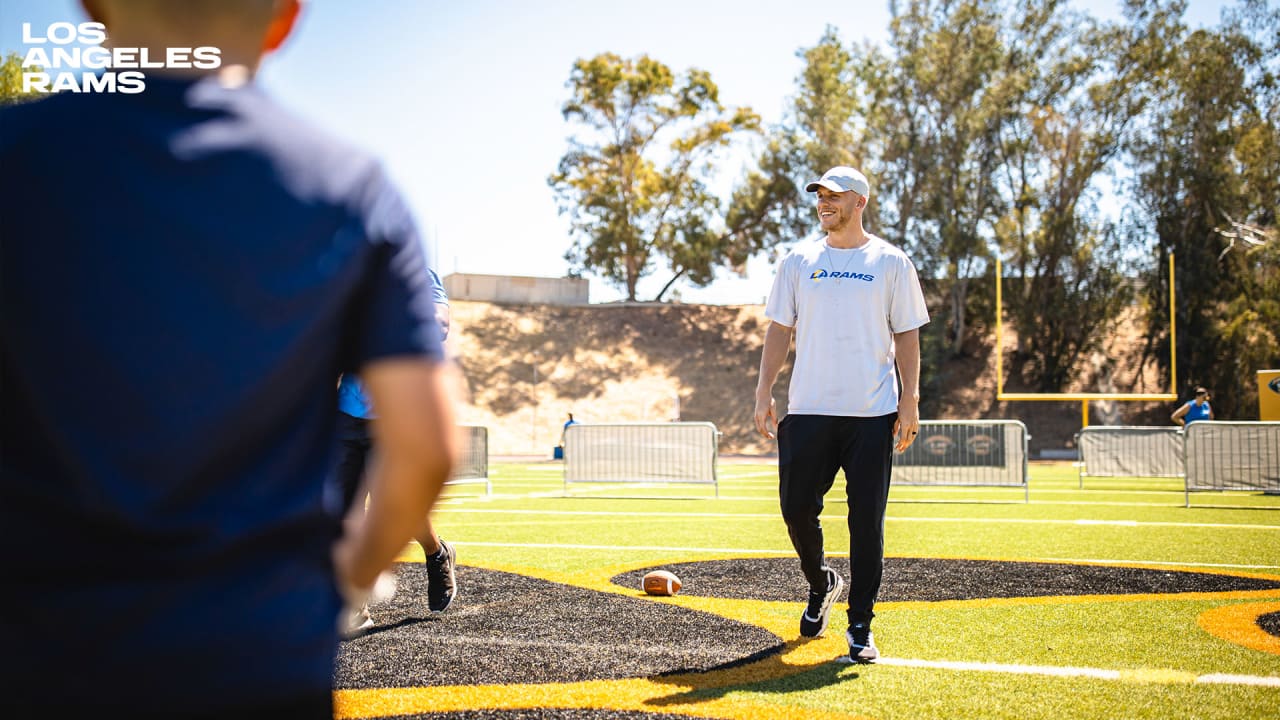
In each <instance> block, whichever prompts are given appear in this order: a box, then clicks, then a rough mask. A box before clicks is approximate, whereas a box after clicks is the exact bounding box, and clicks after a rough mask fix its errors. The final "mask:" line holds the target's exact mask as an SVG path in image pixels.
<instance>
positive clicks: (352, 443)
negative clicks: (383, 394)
mask: <svg viewBox="0 0 1280 720" xmlns="http://www.w3.org/2000/svg"><path fill="white" fill-rule="evenodd" d="M372 451H373V437H372V436H371V435H370V431H369V421H368V420H365V419H364V418H358V417H356V416H354V415H348V414H346V413H344V412H342V411H338V481H339V482H341V484H342V512H343V514H344V515H345V514H346V512H347V510H350V509H351V505H352V503H354V502H355V499H356V489H357V488H359V487H360V480H361V479H362V478H363V477H364V468H365V465H367V464H368V462H369V453H370V452H372Z"/></svg>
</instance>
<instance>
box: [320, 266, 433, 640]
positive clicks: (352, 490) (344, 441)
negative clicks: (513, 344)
mask: <svg viewBox="0 0 1280 720" xmlns="http://www.w3.org/2000/svg"><path fill="white" fill-rule="evenodd" d="M427 274H428V275H429V276H430V277H431V294H432V299H433V300H434V301H435V316H436V322H438V323H439V324H440V329H441V339H442V340H444V339H447V338H448V336H449V295H448V294H447V293H445V290H444V284H443V283H442V282H440V276H439V275H437V274H436V272H435V271H434V270H431V269H428V270H427ZM373 418H374V413H373V404H372V403H371V402H370V401H369V396H368V395H367V394H366V393H365V391H364V388H363V387H362V385H361V383H360V380H359V379H358V378H356V377H355V376H352V375H343V376H342V377H341V378H339V381H338V427H339V431H338V432H339V445H338V464H337V472H338V481H339V482H340V483H341V485H342V507H343V509H344V510H345V511H349V510H350V509H351V508H352V507H353V506H356V505H358V506H359V507H360V508H362V509H363V508H364V504H365V498H366V496H367V494H366V493H365V492H362V491H361V490H362V488H363V483H362V480H363V478H364V473H365V470H366V469H367V467H368V464H369V456H370V453H371V452H372V451H373V449H374V443H373V437H372V434H371V433H370V429H369V426H370V424H371V423H372V421H373ZM414 539H415V540H417V541H418V544H419V545H421V546H422V551H423V554H424V555H425V557H426V566H427V609H428V610H430V611H431V612H435V613H441V612H444V611H445V610H447V609H448V608H449V604H450V603H452V602H453V598H454V597H455V595H456V594H457V574H456V572H455V570H454V565H455V561H456V559H457V553H456V551H455V550H454V548H453V546H452V545H450V544H449V543H446V542H445V541H444V540H441V539H440V536H439V535H437V534H436V532H435V528H434V527H433V525H432V522H431V517H430V516H427V517H426V519H425V520H424V521H423V524H422V527H421V528H420V529H419V530H418V532H417V533H416V534H415V535H414ZM373 624H374V623H373V617H372V616H371V615H370V614H369V605H368V603H365V604H364V605H361V606H360V607H359V608H354V609H352V611H351V613H350V615H349V616H348V617H347V618H346V625H345V628H344V634H346V635H348V636H350V635H353V634H355V633H358V632H360V631H362V630H366V629H368V628H370V627H373Z"/></svg>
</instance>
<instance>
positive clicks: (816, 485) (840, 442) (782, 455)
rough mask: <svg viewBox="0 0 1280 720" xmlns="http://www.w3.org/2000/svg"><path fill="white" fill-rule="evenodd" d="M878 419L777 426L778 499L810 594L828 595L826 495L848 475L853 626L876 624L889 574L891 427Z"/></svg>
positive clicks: (890, 418)
mask: <svg viewBox="0 0 1280 720" xmlns="http://www.w3.org/2000/svg"><path fill="white" fill-rule="evenodd" d="M897 417H898V415H897V413H891V414H889V415H883V416H880V417H869V418H862V417H836V416H831V415H787V416H786V417H785V418H783V419H782V422H781V423H779V425H778V481H779V483H778V494H779V498H780V500H781V505H782V519H783V520H784V521H786V523H787V533H788V534H789V535H790V536H791V545H792V546H793V547H795V549H796V553H797V554H799V556H800V570H801V572H803V573H804V576H805V579H807V580H808V581H809V588H810V589H812V590H823V589H826V582H827V580H826V573H825V572H824V571H823V568H824V567H825V564H826V562H825V558H824V555H823V549H822V524H821V522H820V521H819V520H818V516H819V515H820V514H821V513H822V505H823V496H825V495H826V494H827V491H828V490H830V489H831V485H832V484H833V483H834V482H835V478H836V472H837V471H839V470H840V469H843V470H844V476H845V495H846V497H847V498H848V500H849V564H850V566H851V575H852V577H851V578H850V581H849V623H850V624H853V623H857V622H867V623H869V622H871V618H872V617H874V616H875V613H874V612H872V608H873V607H874V606H875V603H876V595H877V594H878V593H879V592H880V579H881V575H882V573H883V569H884V511H885V505H886V503H887V502H888V500H889V472H890V469H891V468H892V466H893V423H894V421H895V420H897Z"/></svg>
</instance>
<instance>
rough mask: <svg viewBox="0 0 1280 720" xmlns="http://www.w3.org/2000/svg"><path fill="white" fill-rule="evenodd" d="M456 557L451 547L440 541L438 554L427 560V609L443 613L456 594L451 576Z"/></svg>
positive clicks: (452, 575)
mask: <svg viewBox="0 0 1280 720" xmlns="http://www.w3.org/2000/svg"><path fill="white" fill-rule="evenodd" d="M456 557H457V553H455V552H454V550H453V546H452V545H450V544H449V543H447V542H445V541H444V540H441V541H440V552H438V553H436V554H435V555H432V556H430V557H428V558H427V609H428V610H430V611H431V612H437V613H439V612H444V611H445V610H447V609H448V608H449V603H451V602H453V597H454V595H456V594H457V588H456V585H455V578H454V574H453V561H454V558H456Z"/></svg>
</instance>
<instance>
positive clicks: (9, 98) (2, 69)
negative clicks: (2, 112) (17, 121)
mask: <svg viewBox="0 0 1280 720" xmlns="http://www.w3.org/2000/svg"><path fill="white" fill-rule="evenodd" d="M39 69H40V68H38V67H34V68H27V70H28V71H30V72H35V71H38V70H39ZM22 73H23V67H22V56H21V55H19V54H17V53H12V52H11V53H9V54H8V55H6V56H4V61H3V62H0V105H11V104H13V103H19V102H26V101H28V100H34V99H36V98H38V97H40V94H39V93H34V92H23V91H22Z"/></svg>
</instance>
